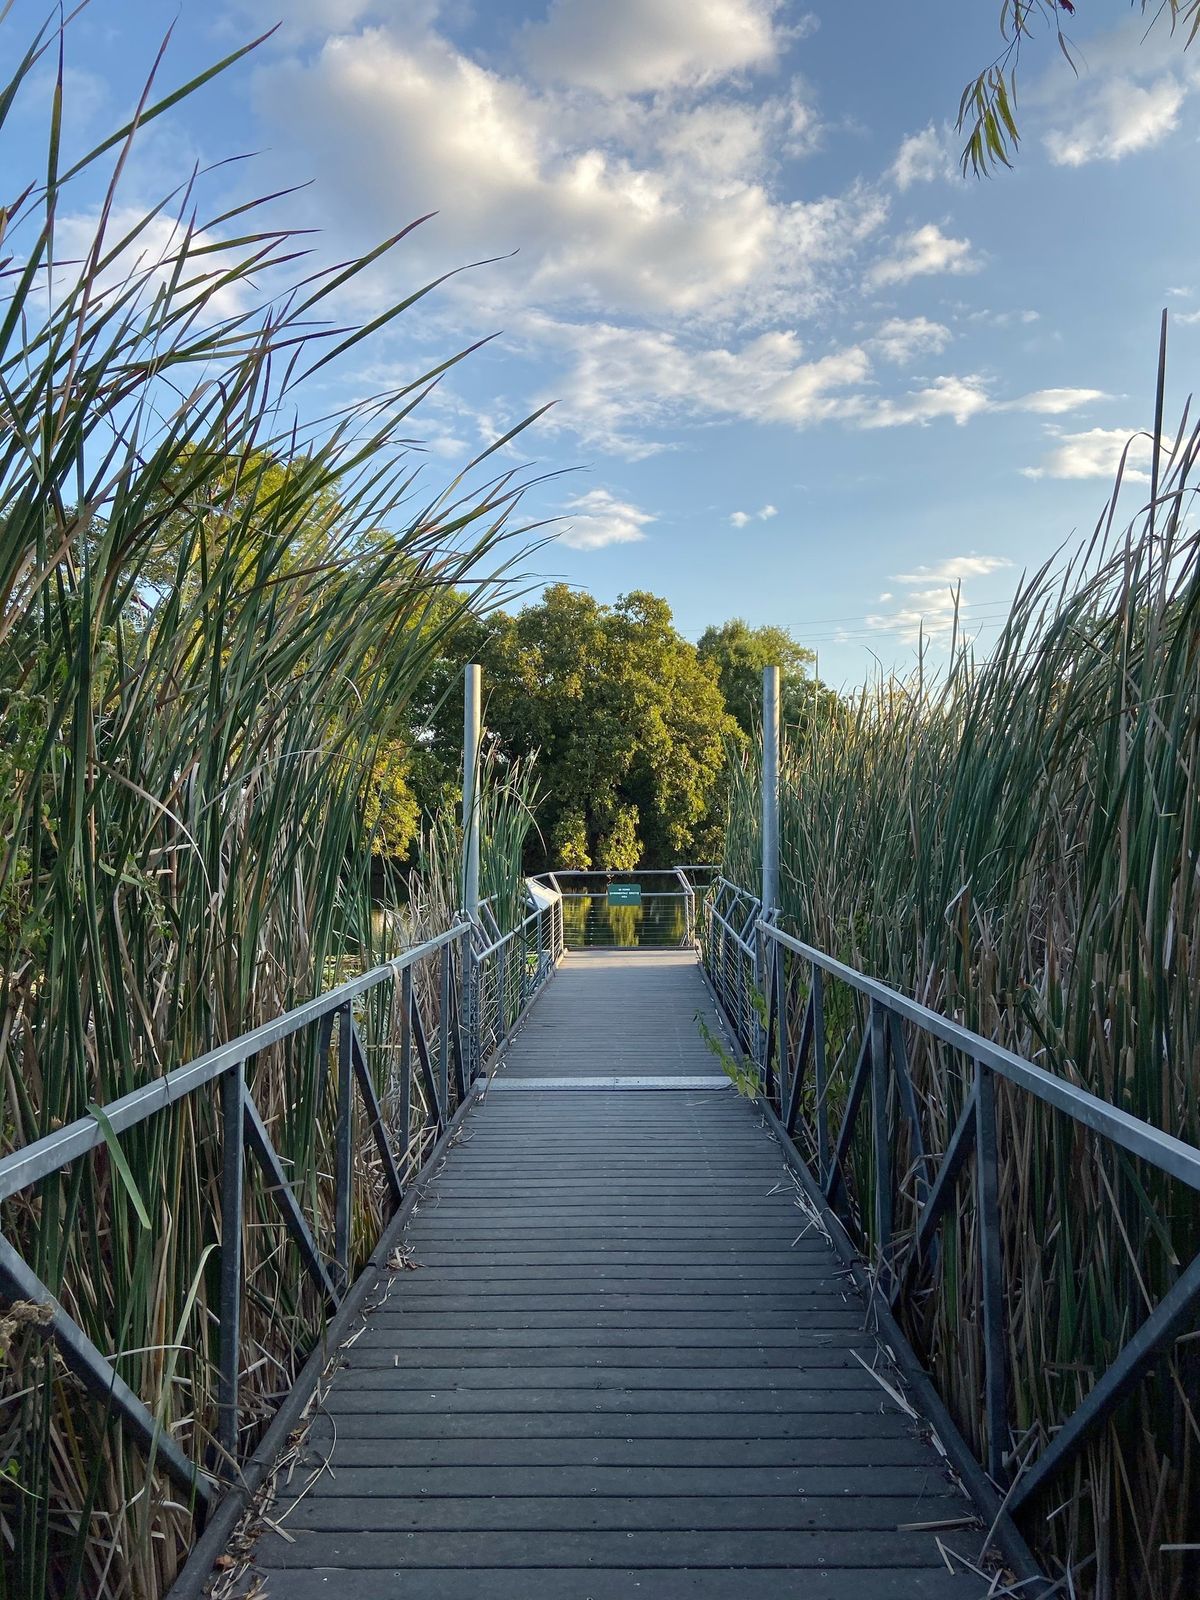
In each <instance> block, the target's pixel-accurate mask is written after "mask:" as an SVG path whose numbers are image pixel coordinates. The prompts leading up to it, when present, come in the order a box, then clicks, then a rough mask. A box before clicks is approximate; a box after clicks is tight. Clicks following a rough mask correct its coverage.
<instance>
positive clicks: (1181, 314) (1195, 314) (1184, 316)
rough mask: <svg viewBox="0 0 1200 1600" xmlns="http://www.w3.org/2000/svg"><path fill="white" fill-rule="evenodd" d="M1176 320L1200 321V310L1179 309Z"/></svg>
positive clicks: (1187, 322) (1185, 322)
mask: <svg viewBox="0 0 1200 1600" xmlns="http://www.w3.org/2000/svg"><path fill="white" fill-rule="evenodd" d="M1175 321H1176V322H1182V323H1184V324H1189V323H1193V322H1200V311H1177V312H1176V313H1175Z"/></svg>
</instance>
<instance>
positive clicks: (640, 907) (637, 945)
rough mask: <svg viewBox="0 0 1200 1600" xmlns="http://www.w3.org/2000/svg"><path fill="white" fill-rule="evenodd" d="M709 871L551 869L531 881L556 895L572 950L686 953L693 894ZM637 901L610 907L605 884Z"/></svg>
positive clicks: (692, 939) (692, 926)
mask: <svg viewBox="0 0 1200 1600" xmlns="http://www.w3.org/2000/svg"><path fill="white" fill-rule="evenodd" d="M715 871H716V868H715V867H710V866H701V865H687V866H677V867H645V868H640V867H639V868H637V869H635V870H633V871H630V872H616V871H605V870H604V869H602V868H581V867H555V868H554V869H553V871H548V872H544V873H542V874H540V875H539V876H538V877H537V878H536V879H534V882H537V883H542V884H545V885H546V886H547V887H548V888H551V889H553V890H554V891H555V892H556V893H558V894H561V896H562V899H563V905H564V917H565V922H566V940H567V943H568V945H570V946H572V947H573V948H577V949H578V948H595V949H660V950H661V949H691V948H693V947H694V945H695V943H696V936H697V918H696V893H697V889H698V888H699V889H700V890H701V892H702V891H703V889H704V886H705V885H706V884H707V882H708V879H709V878H710V877H711V875H712V874H713V873H714V872H715ZM634 885H636V886H637V887H638V889H639V890H640V891H641V897H640V899H639V901H637V902H636V903H631V904H610V903H609V901H608V890H609V887H610V886H634Z"/></svg>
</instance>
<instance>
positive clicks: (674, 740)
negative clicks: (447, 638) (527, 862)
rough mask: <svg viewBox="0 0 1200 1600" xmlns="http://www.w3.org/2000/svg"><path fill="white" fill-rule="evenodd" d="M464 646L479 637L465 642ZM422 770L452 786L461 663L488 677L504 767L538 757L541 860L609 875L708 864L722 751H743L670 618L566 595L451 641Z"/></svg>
mask: <svg viewBox="0 0 1200 1600" xmlns="http://www.w3.org/2000/svg"><path fill="white" fill-rule="evenodd" d="M472 633H474V636H473V637H472ZM455 644H456V655H457V657H458V659H456V660H455V661H454V662H453V663H451V662H449V661H447V663H446V666H445V669H444V674H445V675H444V676H443V678H442V679H441V682H440V685H439V684H435V685H432V686H431V691H435V692H437V701H436V703H433V704H431V705H430V707H429V724H428V728H427V730H426V731H425V733H424V734H422V735H418V738H417V741H416V743H417V750H418V752H420V753H419V754H418V756H417V758H416V759H417V760H418V761H420V760H424V762H425V763H426V765H425V768H424V770H425V771H426V772H427V773H428V774H429V775H430V776H429V780H428V781H429V782H431V783H433V784H436V783H438V782H441V783H445V782H449V781H453V779H452V774H453V772H454V763H455V762H456V761H457V759H459V756H458V752H460V751H461V748H462V745H461V739H462V712H461V705H462V702H461V698H460V696H459V695H458V693H457V690H456V686H455V684H454V682H453V678H452V676H451V675H454V677H456V676H457V673H458V672H459V670H460V667H461V662H462V661H465V660H470V659H475V660H478V661H479V662H480V663H481V664H482V666H483V674H484V686H485V705H484V720H485V722H486V724H487V728H488V733H489V736H490V737H491V738H493V739H494V740H495V741H496V742H497V744H498V747H499V751H500V754H501V756H502V757H503V758H506V759H509V760H513V759H517V758H519V757H524V756H528V755H530V754H532V753H534V752H536V753H537V761H538V773H539V776H540V779H541V783H542V799H541V801H540V803H539V807H538V818H537V820H538V825H539V828H540V830H541V836H542V841H543V843H542V844H541V845H540V846H538V845H536V843H535V845H534V847H535V848H539V849H544V853H545V858H546V859H547V860H548V861H549V862H551V863H554V864H557V865H559V866H575V867H588V866H596V867H601V868H610V869H613V870H619V869H628V868H631V867H635V866H638V865H644V866H655V865H669V864H671V863H672V862H675V861H680V860H685V859H700V858H704V859H707V858H709V857H710V856H711V853H712V851H713V850H714V849H715V848H716V844H717V841H718V835H719V819H718V818H717V816H716V815H715V812H714V802H715V800H716V797H717V795H718V790H719V780H720V777H721V773H722V769H723V765H724V758H725V747H726V743H727V741H728V740H730V739H734V740H736V739H739V738H740V734H739V731H738V727H737V724H736V722H735V721H734V719H733V718H732V717H731V716H730V715H729V714H728V712H727V711H726V709H725V704H724V700H723V697H722V694H721V690H720V688H719V686H718V684H717V681H716V674H715V671H714V670H713V668H712V667H711V665H709V664H708V663H706V662H704V661H702V660H701V659H700V656H699V654H698V653H697V651H696V649H695V647H694V646H693V645H692V644H690V643H689V642H688V641H687V640H686V639H684V638H683V637H682V636H681V635H680V634H679V633H678V632H677V631H676V629H675V626H674V623H673V621H672V618H671V608H670V606H669V605H668V604H667V602H666V601H665V600H662V599H660V598H659V597H658V596H656V595H652V594H646V593H644V592H641V591H635V592H633V593H631V594H627V595H622V596H621V597H620V599H619V600H618V601H617V603H616V605H614V606H606V605H601V604H600V603H599V602H598V601H596V600H594V599H592V597H591V596H590V595H586V594H579V593H577V592H575V591H574V590H572V589H570V588H568V587H567V586H566V585H565V584H556V585H555V586H553V587H552V588H549V589H547V590H546V592H545V594H544V595H543V596H542V599H541V600H540V602H538V603H537V604H536V605H532V606H527V607H526V608H525V609H524V610H523V611H520V612H519V613H518V614H517V615H516V616H507V615H504V614H503V613H497V614H496V615H494V616H493V617H491V618H489V619H487V620H486V621H482V622H480V623H478V624H476V625H475V627H474V629H472V628H471V627H470V626H468V627H467V628H466V629H464V631H463V632H462V633H461V634H460V635H459V636H458V637H457V638H456V641H455Z"/></svg>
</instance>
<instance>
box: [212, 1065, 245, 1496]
mask: <svg viewBox="0 0 1200 1600" xmlns="http://www.w3.org/2000/svg"><path fill="white" fill-rule="evenodd" d="M245 1126H246V1066H245V1063H244V1062H242V1061H239V1062H238V1064H237V1066H235V1067H230V1069H229V1071H228V1072H226V1073H225V1075H224V1077H223V1078H222V1079H221V1144H222V1148H221V1161H222V1165H221V1337H220V1356H219V1360H220V1370H219V1372H218V1375H217V1442H218V1444H219V1445H220V1446H221V1448H222V1450H223V1451H224V1452H225V1454H226V1456H227V1457H228V1458H229V1464H230V1465H231V1466H232V1465H233V1464H235V1463H236V1461H237V1459H238V1384H239V1379H240V1374H241V1356H242V1199H243V1183H244V1166H245V1163H244V1161H243V1151H244V1142H245Z"/></svg>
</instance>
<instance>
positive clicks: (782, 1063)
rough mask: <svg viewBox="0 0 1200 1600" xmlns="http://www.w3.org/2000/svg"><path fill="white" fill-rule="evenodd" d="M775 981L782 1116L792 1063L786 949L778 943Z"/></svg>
mask: <svg viewBox="0 0 1200 1600" xmlns="http://www.w3.org/2000/svg"><path fill="white" fill-rule="evenodd" d="M794 970H795V969H794V968H793V971H794ZM775 983H776V992H777V993H778V995H779V1115H780V1116H781V1117H782V1116H783V1115H784V1111H785V1108H786V1107H787V1104H788V1099H789V1097H790V1094H791V1087H792V1073H793V1065H792V1041H791V1024H790V1022H789V1020H788V995H789V993H790V989H789V979H788V968H787V951H786V950H784V948H783V946H782V945H780V944H776V946H775Z"/></svg>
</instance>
